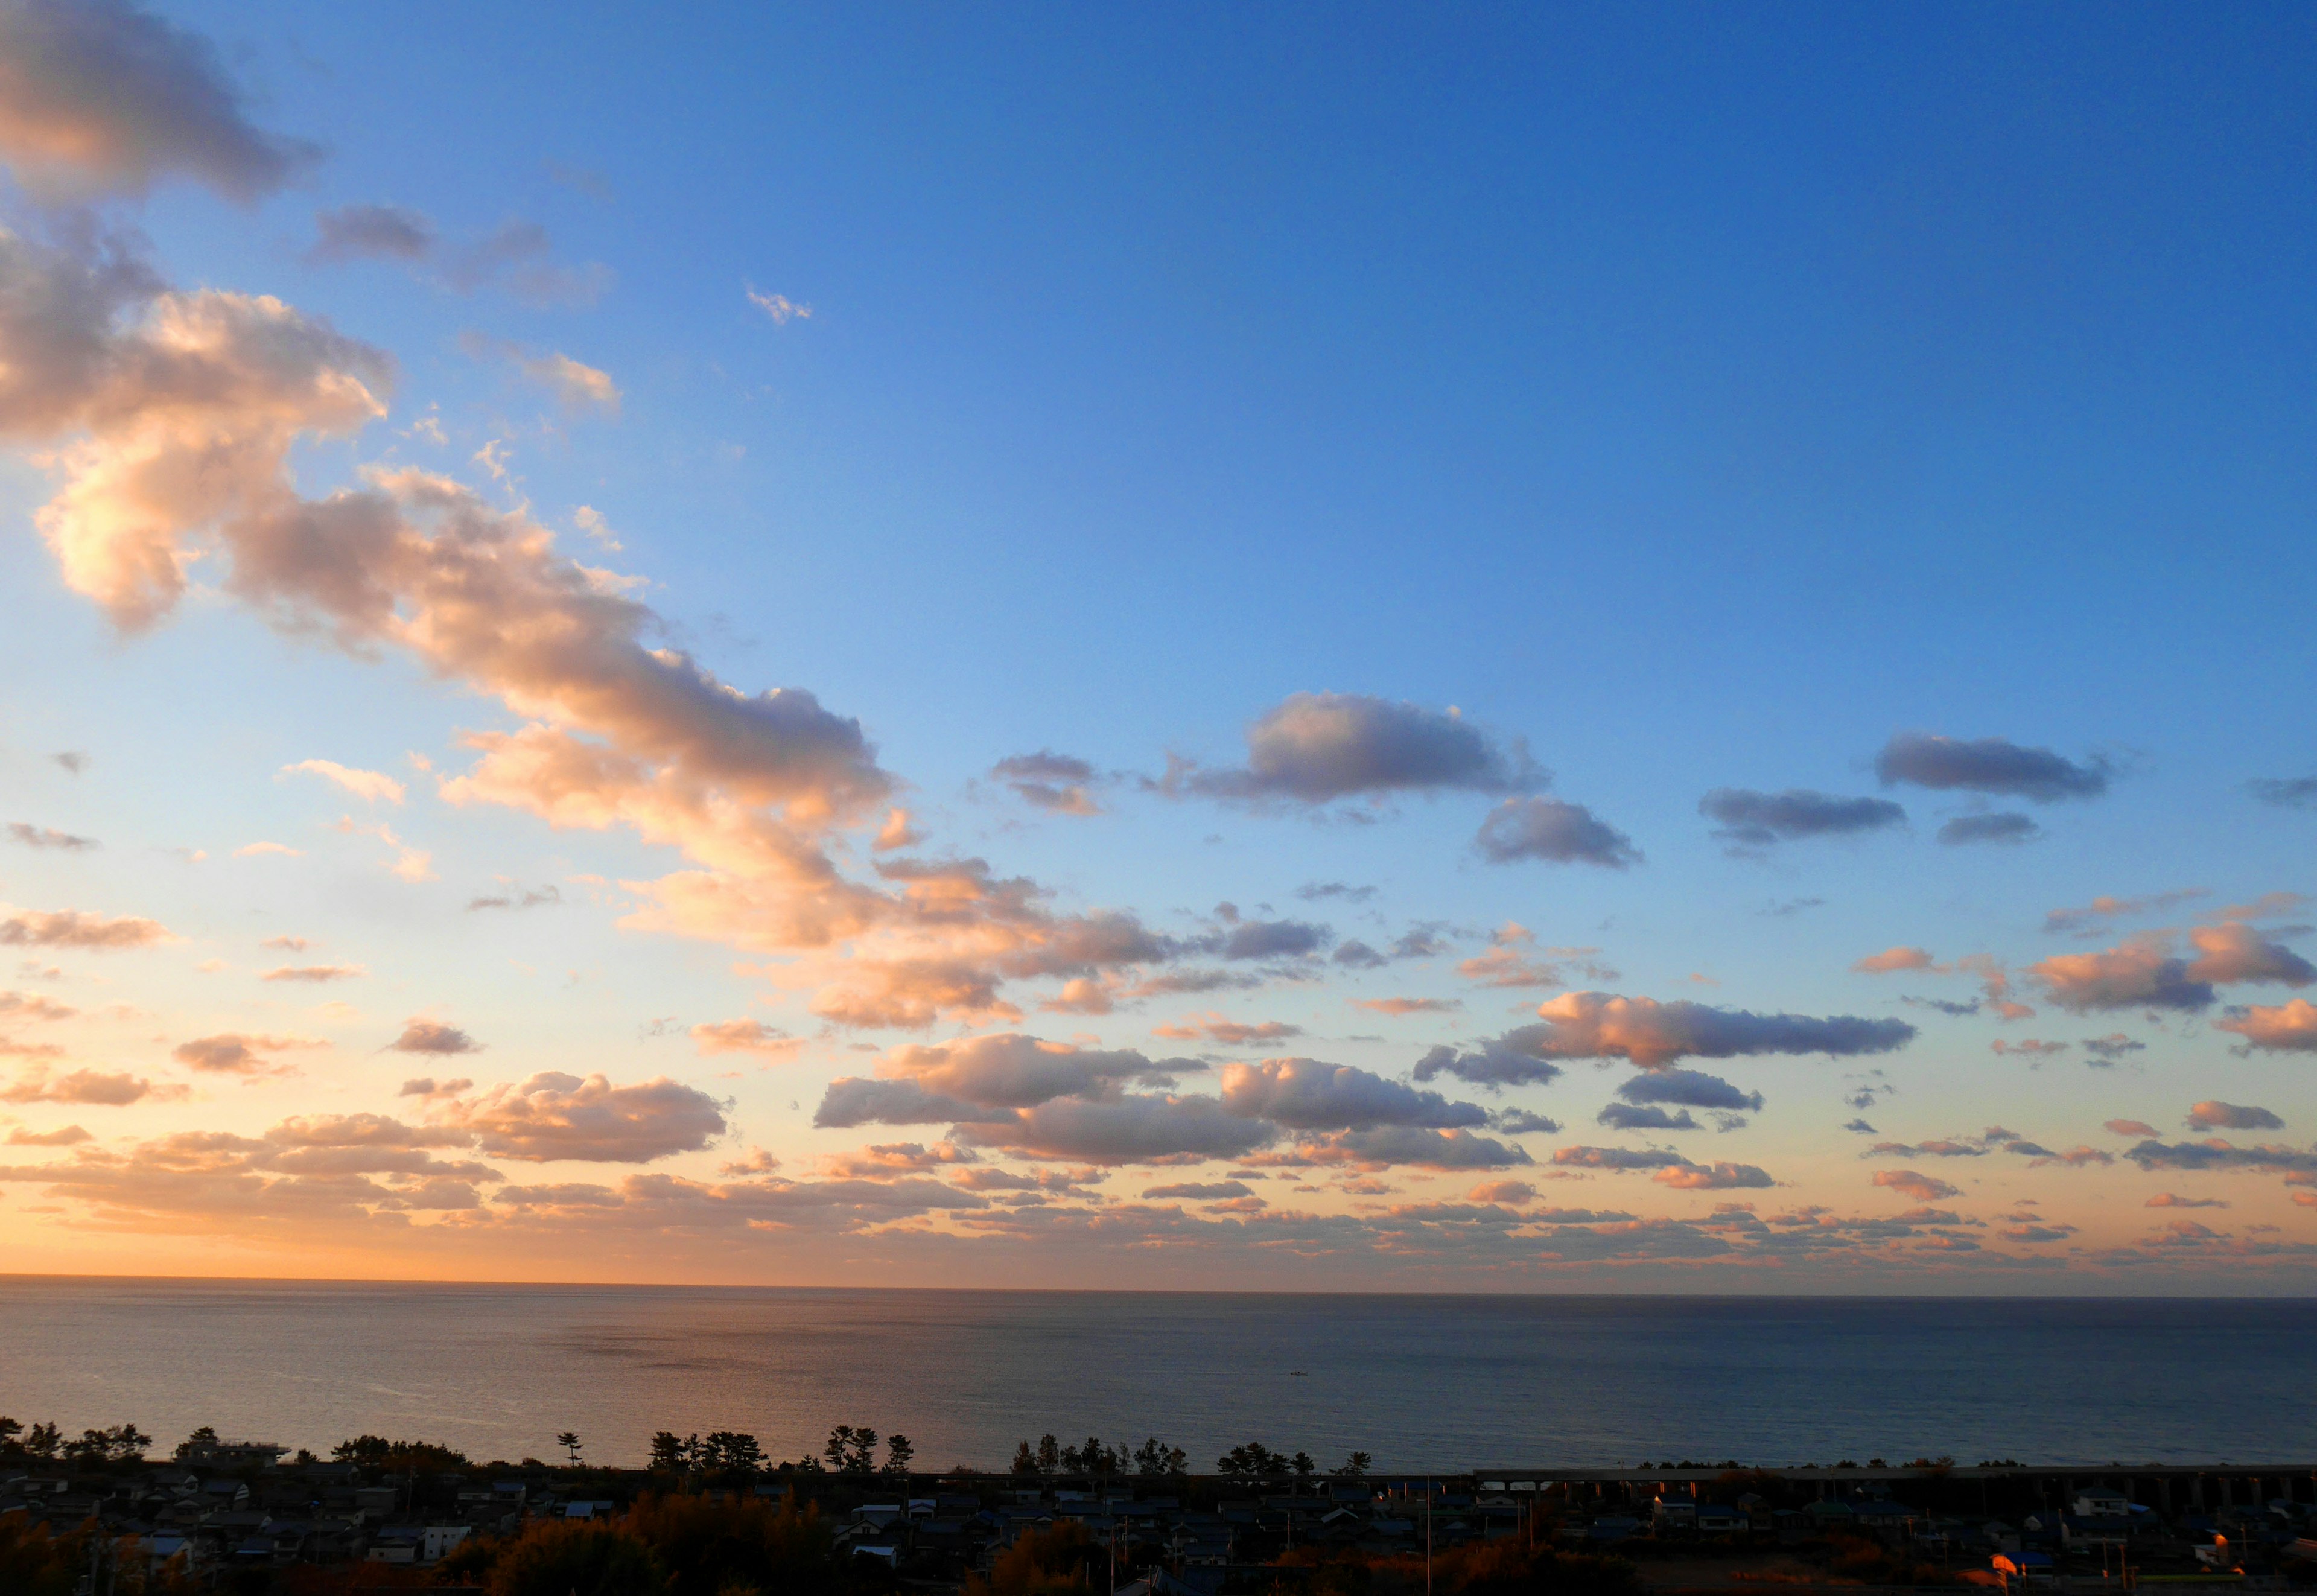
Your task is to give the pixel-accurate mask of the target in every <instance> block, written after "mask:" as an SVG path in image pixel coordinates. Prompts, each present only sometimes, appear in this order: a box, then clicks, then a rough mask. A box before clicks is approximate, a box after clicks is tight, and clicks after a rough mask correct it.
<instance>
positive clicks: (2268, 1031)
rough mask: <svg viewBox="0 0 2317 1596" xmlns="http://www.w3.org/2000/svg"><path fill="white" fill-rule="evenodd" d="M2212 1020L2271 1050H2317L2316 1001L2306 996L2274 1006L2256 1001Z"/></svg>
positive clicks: (2312, 1051)
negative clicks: (2238, 1010)
mask: <svg viewBox="0 0 2317 1596" xmlns="http://www.w3.org/2000/svg"><path fill="white" fill-rule="evenodd" d="M2213 1023H2214V1027H2216V1028H2218V1029H2220V1030H2223V1031H2234V1032H2235V1033H2236V1034H2237V1035H2238V1036H2242V1037H2243V1038H2244V1039H2245V1045H2247V1046H2248V1047H2259V1048H2263V1049H2266V1050H2268V1051H2269V1052H2272V1053H2317V1003H2312V1002H2310V1001H2309V1000H2308V999H2306V998H2295V999H2293V1000H2291V1001H2289V1002H2286V1003H2282V1004H2278V1005H2277V1006H2275V1007H2272V1008H2264V1007H2262V1006H2261V1005H2260V1004H2258V1003H2256V1004H2253V1005H2252V1006H2250V1008H2248V1009H2245V1010H2244V1011H2243V1012H2242V1013H2241V1014H2232V1015H2231V1016H2230V1017H2229V1018H2226V1019H2222V1020H2215V1021H2214V1022H2213Z"/></svg>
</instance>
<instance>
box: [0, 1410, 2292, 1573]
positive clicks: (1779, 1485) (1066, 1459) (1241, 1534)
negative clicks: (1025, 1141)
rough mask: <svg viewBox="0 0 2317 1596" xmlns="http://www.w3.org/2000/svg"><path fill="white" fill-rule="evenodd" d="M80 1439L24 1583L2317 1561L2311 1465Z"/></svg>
mask: <svg viewBox="0 0 2317 1596" xmlns="http://www.w3.org/2000/svg"><path fill="white" fill-rule="evenodd" d="M151 1445H152V1441H151V1439H150V1438H149V1437H147V1436H145V1435H144V1434H143V1433H142V1432H140V1431H139V1430H137V1429H136V1427H135V1426H133V1425H122V1426H119V1427H117V1428H115V1429H112V1430H88V1431H85V1432H84V1433H83V1435H82V1436H81V1437H79V1438H78V1439H71V1440H67V1439H65V1438H64V1437H63V1436H62V1435H61V1434H60V1433H59V1432H58V1429H57V1427H56V1426H54V1425H47V1424H40V1425H34V1426H32V1427H31V1429H30V1430H26V1429H25V1428H24V1427H23V1426H22V1425H21V1424H20V1423H18V1422H17V1421H13V1420H10V1419H5V1418H0V1589H4V1590H5V1591H6V1592H8V1596H19V1593H20V1592H21V1593H23V1596H51V1593H52V1592H53V1596H97V1593H98V1592H103V1596H148V1593H149V1596H162V1593H165V1592H207V1591H228V1592H248V1593H250V1596H257V1593H260V1592H269V1593H270V1592H296V1593H298V1596H319V1593H323V1592H357V1591H361V1592H368V1591H389V1590H402V1589H432V1590H437V1591H441V1590H466V1591H476V1592H489V1593H490V1596H568V1593H569V1592H577V1593H578V1596H621V1593H622V1592H630V1591H633V1592H658V1591H667V1592H678V1593H681V1596H690V1593H691V1592H699V1593H700V1596H747V1592H758V1593H759V1596H773V1593H774V1592H780V1593H783V1596H786V1593H789V1592H794V1593H796V1596H809V1593H810V1592H821V1591H827V1592H839V1591H842V1592H889V1591H890V1592H898V1591H902V1590H908V1591H914V1592H928V1593H934V1592H963V1593H965V1596H1043V1593H1046V1592H1062V1591H1084V1592H1103V1591H1108V1592H1113V1593H1114V1596H1257V1593H1268V1592H1290V1593H1293V1592H1307V1591H1308V1592H1315V1593H1319V1596H1359V1593H1361V1592H1367V1593H1370V1596H1391V1593H1394V1592H1408V1593H1409V1596H1413V1592H1416V1591H1417V1590H1418V1589H1422V1590H1424V1591H1427V1592H1438V1593H1440V1596H1457V1593H1458V1592H1466V1591H1471V1592H1473V1593H1474V1596H1480V1593H1481V1592H1484V1591H1485V1592H1488V1593H1489V1596H1517V1593H1518V1592H1537V1593H1539V1596H1543V1593H1547V1592H1551V1593H1558V1596H1618V1593H1621V1592H1623V1593H1638V1592H1712V1591H1737V1590H1740V1589H1757V1588H1758V1587H1760V1586H1762V1585H1765V1584H1776V1585H1825V1586H1839V1587H1843V1588H1845V1589H1846V1590H1849V1591H1854V1592H1855V1591H1858V1590H1861V1589H1865V1588H1876V1587H1893V1588H1896V1587H1913V1586H1921V1585H1941V1584H1946V1585H1963V1584H1969V1585H1979V1586H1987V1587H1993V1588H1997V1589H2000V1590H2004V1591H2012V1590H2015V1589H2020V1590H2025V1591H2029V1592H2053V1596H2059V1593H2062V1592H2086V1591H2090V1590H2093V1589H2098V1590H2099V1591H2102V1592H2107V1591H2117V1590H2129V1589H2133V1588H2135V1587H2136V1586H2138V1585H2139V1584H2141V1583H2160V1584H2175V1583H2196V1584H2214V1583H2225V1584H2229V1585H2234V1586H2239V1587H2241V1588H2244V1589H2248V1590H2286V1589H2294V1588H2308V1587H2312V1586H2317V1465H2296V1466H2289V1467H2287V1466H2269V1467H2259V1468H2256V1467H2249V1466H2205V1467H2186V1466H2154V1465H2149V1466H2124V1465H2120V1464H2119V1465H2115V1466H2109V1467H2107V1468H2102V1469H2089V1468H2081V1467H2078V1468H2053V1467H2029V1466H2021V1465H2019V1464H2017V1463H2012V1462H2008V1461H2003V1462H1999V1461H1988V1462H1982V1463H1981V1464H1979V1465H1976V1466H1957V1465H1956V1464H1955V1462H1954V1461H1953V1460H1952V1459H1948V1458H1938V1459H1929V1458H1918V1459H1915V1460H1913V1461H1911V1462H1910V1463H1907V1464H1904V1465H1900V1466H1892V1465H1888V1464H1885V1463H1884V1462H1883V1460H1882V1459H1880V1458H1876V1459H1872V1460H1870V1461H1869V1462H1868V1463H1866V1464H1865V1465H1863V1466H1862V1465H1859V1464H1857V1463H1856V1462H1853V1461H1850V1460H1844V1461H1842V1462H1839V1463H1837V1464H1834V1465H1830V1466H1805V1467H1790V1468H1775V1469H1773V1468H1750V1467H1744V1466H1740V1465H1739V1464H1738V1463H1736V1462H1735V1461H1734V1460H1731V1461H1725V1462H1722V1463H1719V1464H1711V1463H1700V1462H1694V1461H1689V1460H1684V1461H1682V1462H1679V1463H1676V1462H1673V1461H1670V1460H1668V1462H1666V1463H1664V1464H1663V1465H1660V1466H1649V1465H1642V1466H1635V1467H1631V1468H1618V1469H1612V1470H1582V1469H1542V1470H1538V1469H1519V1468H1508V1467H1498V1468H1481V1469H1479V1470H1477V1471H1473V1472H1468V1473H1464V1474H1461V1475H1409V1474H1397V1473H1380V1472H1377V1471H1375V1470H1374V1469H1373V1467H1372V1460H1371V1459H1370V1457H1368V1456H1367V1455H1366V1454H1364V1453H1359V1452H1355V1453H1353V1454H1351V1455H1350V1456H1349V1457H1346V1458H1345V1459H1343V1460H1342V1461H1341V1462H1339V1463H1337V1464H1335V1465H1334V1466H1325V1467H1323V1466H1321V1464H1320V1463H1319V1462H1318V1461H1317V1460H1315V1459H1313V1458H1312V1457H1310V1456H1309V1455H1308V1454H1305V1453H1302V1452H1293V1453H1284V1452H1279V1451H1275V1450H1273V1449H1271V1448H1268V1447H1266V1446H1264V1445H1262V1444H1260V1443H1257V1442H1248V1443H1247V1444H1245V1445H1242V1446H1239V1447H1237V1448H1232V1449H1231V1450H1230V1452H1227V1453H1225V1454H1223V1455H1222V1456H1221V1457H1219V1458H1217V1459H1216V1460H1215V1467H1214V1471H1213V1472H1212V1473H1209V1472H1200V1473H1193V1472H1192V1471H1191V1469H1190V1459H1189V1457H1187V1456H1186V1454H1185V1452H1184V1450H1183V1449H1182V1448H1176V1447H1171V1446H1168V1445H1167V1444H1166V1443H1164V1442H1162V1441H1160V1440H1159V1439H1157V1438H1156V1437H1152V1438H1149V1439H1146V1440H1144V1441H1143V1442H1141V1444H1140V1445H1134V1446H1129V1445H1110V1444H1105V1442H1103V1441H1102V1440H1100V1439H1097V1438H1089V1439H1087V1440H1086V1441H1084V1442H1082V1443H1073V1444H1069V1445H1064V1444H1061V1443H1060V1442H1058V1441H1057V1440H1056V1439H1055V1438H1054V1437H1053V1436H1051V1435H1048V1436H1045V1437H1043V1438H1042V1439H1040V1440H1039V1441H1038V1442H1036V1443H1034V1444H1033V1443H1032V1442H1031V1441H1029V1440H1027V1439H1024V1440H1023V1442H1022V1443H1021V1445H1020V1446H1019V1448H1017V1450H1016V1452H1015V1457H1014V1458H1013V1461H1012V1463H1011V1466H1010V1467H1009V1468H1008V1469H1007V1470H1006V1472H1003V1473H997V1472H979V1471H975V1470H971V1469H965V1468H952V1469H949V1470H946V1471H943V1472H939V1473H928V1472H924V1471H921V1470H919V1469H917V1467H916V1466H915V1463H916V1459H915V1448H914V1447H913V1446H912V1445H911V1443H910V1442H909V1441H908V1439H907V1438H906V1437H904V1436H901V1435H890V1436H888V1437H885V1438H884V1439H883V1441H882V1443H881V1442H880V1438H879V1437H878V1435H877V1433H876V1432H875V1431H874V1430H871V1429H868V1428H866V1427H859V1426H853V1425H840V1426H837V1427H836V1429H835V1430H832V1431H831V1433H830V1435H829V1438H828V1441H827V1445H826V1447H825V1448H823V1449H822V1451H821V1453H820V1454H819V1456H817V1457H807V1458H803V1459H800V1460H796V1461H793V1462H780V1463H773V1462H770V1461H768V1460H767V1459H766V1457H765V1453H764V1451H763V1449H762V1448H760V1447H759V1445H758V1444H757V1442H756V1439H755V1438H754V1437H753V1436H750V1435H747V1434H745V1433H742V1432H739V1431H735V1430H716V1431H711V1432H710V1433H709V1434H708V1435H706V1436H705V1437H701V1436H697V1435H693V1436H682V1437H680V1436H677V1435H675V1433H673V1432H670V1431H662V1432H660V1433H659V1434H658V1435H657V1436H655V1437H654V1438H653V1439H652V1443H651V1466H649V1467H648V1468H644V1469H631V1468H614V1467H604V1466H592V1465H590V1464H588V1463H587V1461H586V1456H585V1451H586V1448H585V1443H584V1442H583V1440H582V1439H581V1437H580V1436H579V1435H578V1434H577V1432H576V1431H567V1432H565V1433H564V1434H563V1435H561V1436H560V1437H559V1439H558V1446H559V1449H561V1450H562V1452H563V1454H564V1455H563V1457H562V1458H561V1459H559V1460H555V1461H550V1460H543V1459H541V1458H536V1457H525V1458H523V1459H521V1460H520V1461H515V1462H508V1461H504V1460H501V1461H494V1462H489V1463H482V1464H477V1463H474V1462H471V1461H470V1460H469V1459H468V1458H467V1457H464V1456H463V1455H462V1454H461V1453H459V1452H458V1451H456V1450H453V1449H452V1448H448V1447H443V1446H439V1445H433V1444H429V1443H425V1442H417V1441H395V1440H388V1439H384V1438H381V1437H377V1436H363V1437H360V1438H356V1439H351V1440H348V1441H346V1442H344V1443H342V1444H341V1445H339V1446H337V1447H336V1448H333V1450H332V1455H331V1456H330V1457H327V1458H324V1457H317V1456H315V1455H314V1454H312V1453H310V1452H307V1451H299V1452H297V1453H294V1454H293V1453H291V1451H290V1449H289V1448H284V1447H280V1446H275V1445H272V1444H269V1443H261V1442H255V1441H246V1440H230V1439H220V1438H219V1435H218V1434H217V1432H216V1431H214V1430H210V1429H206V1428H204V1429H202V1430H197V1431H195V1432H194V1433H193V1434H192V1436H191V1437H189V1438H188V1439H186V1440H185V1441H183V1443H182V1444H180V1445H178V1446H177V1447H176V1448H174V1450H173V1451H172V1452H171V1454H170V1456H169V1457H167V1458H166V1460H163V1461H157V1460H154V1459H152V1458H150V1457H148V1456H147V1455H146V1454H147V1449H148V1448H149V1447H151Z"/></svg>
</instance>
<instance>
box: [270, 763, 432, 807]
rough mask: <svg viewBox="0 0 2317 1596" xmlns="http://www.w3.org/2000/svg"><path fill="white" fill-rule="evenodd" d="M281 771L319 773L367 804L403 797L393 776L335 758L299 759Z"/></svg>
mask: <svg viewBox="0 0 2317 1596" xmlns="http://www.w3.org/2000/svg"><path fill="white" fill-rule="evenodd" d="M280 774H281V775H282V776H295V775H300V774H303V775H307V776H320V777H321V778H322V779H323V780H324V781H327V782H330V783H333V784H335V785H337V786H340V787H343V788H344V789H345V790H346V791H347V792H349V793H352V794H353V795H354V796H355V797H357V798H360V799H362V800H363V801H364V802H370V803H378V802H386V803H399V802H402V799H403V793H404V788H403V785H402V784H401V783H400V782H398V781H397V780H395V779H394V778H393V777H392V776H387V775H384V774H382V773H381V772H379V771H375V770H357V769H355V768H354V767H353V766H350V765H341V764H339V763H338V762H337V761H336V760H335V759H300V760H299V761H298V763H296V764H295V765H284V766H283V767H282V769H281V772H280Z"/></svg>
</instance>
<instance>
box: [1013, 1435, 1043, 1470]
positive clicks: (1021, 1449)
mask: <svg viewBox="0 0 2317 1596" xmlns="http://www.w3.org/2000/svg"><path fill="white" fill-rule="evenodd" d="M1014 1472H1015V1474H1017V1475H1034V1474H1036V1473H1037V1472H1038V1455H1037V1454H1036V1453H1035V1452H1033V1451H1032V1450H1030V1443H1029V1442H1028V1441H1024V1442H1023V1443H1022V1444H1021V1445H1019V1446H1017V1447H1015V1448H1014Z"/></svg>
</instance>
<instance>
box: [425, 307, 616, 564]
mask: <svg viewBox="0 0 2317 1596" xmlns="http://www.w3.org/2000/svg"><path fill="white" fill-rule="evenodd" d="M459 342H460V346H461V348H462V349H464V350H465V351H466V352H467V354H469V355H470V356H471V357H473V358H474V359H476V360H479V361H487V360H498V361H504V362H505V363H507V364H508V365H510V366H513V367H514V369H515V370H516V371H517V372H521V373H522V375H523V379H524V381H528V382H531V383H532V384H534V385H536V386H538V387H541V388H543V389H545V390H547V391H548V392H550V393H551V394H553V395H554V396H555V400H556V403H557V404H559V405H560V406H561V407H562V408H563V411H564V413H565V414H566V415H570V416H577V415H581V414H584V413H586V412H587V411H590V410H594V411H600V412H601V413H602V414H604V415H606V416H617V415H618V414H619V413H620V400H621V399H622V395H621V392H620V387H619V384H618V383H616V382H614V381H612V374H611V373H610V372H604V371H599V370H597V369H596V368H595V367H594V366H591V365H586V364H585V363H581V362H579V361H576V360H574V359H572V358H571V357H570V356H569V355H568V354H562V353H560V352H559V351H556V350H535V349H527V348H525V347H524V346H523V345H520V344H514V343H509V342H508V341H507V340H505V339H504V338H489V337H485V336H483V335H481V334H480V333H469V334H467V335H465V336H462V337H461V339H460V341H459ZM591 513H592V512H591ZM597 519H598V521H600V520H601V517H600V516H599V517H597Z"/></svg>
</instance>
